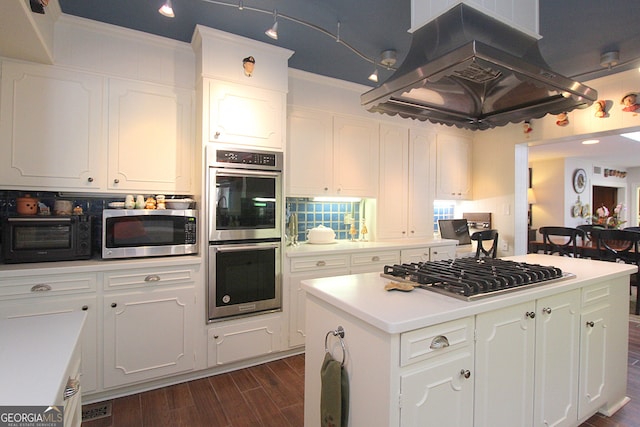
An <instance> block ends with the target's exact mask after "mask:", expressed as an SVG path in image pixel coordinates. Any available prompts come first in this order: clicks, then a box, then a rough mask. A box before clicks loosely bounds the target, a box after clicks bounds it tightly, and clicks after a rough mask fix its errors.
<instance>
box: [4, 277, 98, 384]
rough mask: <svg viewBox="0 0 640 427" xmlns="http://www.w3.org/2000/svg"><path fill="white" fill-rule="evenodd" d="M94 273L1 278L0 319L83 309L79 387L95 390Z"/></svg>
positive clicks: (96, 328)
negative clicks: (85, 314)
mask: <svg viewBox="0 0 640 427" xmlns="http://www.w3.org/2000/svg"><path fill="white" fill-rule="evenodd" d="M96 280H97V278H96V275H95V274H83V273H77V274H75V273H72V274H59V275H58V274H53V275H49V276H40V275H32V276H29V277H19V278H12V279H3V280H0V299H1V300H0V318H3V319H11V318H17V317H28V316H38V315H43V314H54V313H68V312H72V311H85V312H86V313H87V317H86V320H85V324H84V329H83V331H82V367H81V372H82V378H81V384H82V390H83V392H85V393H86V392H90V391H94V390H96V389H97V386H98V384H97V377H98V370H97V369H98V367H97V360H98V357H97V356H98V350H97V336H98V324H97V321H98V314H97V313H98V307H97V302H96V296H95V289H96Z"/></svg>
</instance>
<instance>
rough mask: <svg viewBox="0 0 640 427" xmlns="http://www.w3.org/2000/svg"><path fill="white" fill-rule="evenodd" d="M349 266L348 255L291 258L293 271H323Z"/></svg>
mask: <svg viewBox="0 0 640 427" xmlns="http://www.w3.org/2000/svg"><path fill="white" fill-rule="evenodd" d="M348 266H349V256H348V255H327V256H314V257H308V258H307V257H305V258H292V259H291V272H292V273H295V272H299V271H312V270H316V271H321V270H329V269H333V268H341V267H344V268H347V267H348Z"/></svg>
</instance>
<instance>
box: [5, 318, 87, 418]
mask: <svg viewBox="0 0 640 427" xmlns="http://www.w3.org/2000/svg"><path fill="white" fill-rule="evenodd" d="M85 318H86V313H85V312H84V311H78V312H72V313H57V314H47V315H42V316H29V317H18V318H13V319H5V320H0V378H2V387H0V405H3V406H4V405H34V406H35V405H47V406H48V405H53V404H56V402H60V400H61V399H60V397H61V396H60V395H59V394H60V392H61V390H62V389H63V385H64V384H66V383H67V380H68V378H65V377H64V376H65V373H66V371H67V367H68V366H69V364H70V363H71V358H72V355H73V351H74V349H75V347H76V344H77V342H78V341H79V340H80V334H81V332H82V326H83V325H84V321H85Z"/></svg>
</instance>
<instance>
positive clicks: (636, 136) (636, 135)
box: [620, 132, 640, 142]
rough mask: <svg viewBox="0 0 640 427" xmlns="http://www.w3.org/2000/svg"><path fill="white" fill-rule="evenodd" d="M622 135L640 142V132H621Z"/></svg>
mask: <svg viewBox="0 0 640 427" xmlns="http://www.w3.org/2000/svg"><path fill="white" fill-rule="evenodd" d="M620 136H624V137H625V138H629V139H633V140H634V141H638V142H640V132H629V133H621V134H620Z"/></svg>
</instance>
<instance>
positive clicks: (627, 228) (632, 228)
mask: <svg viewBox="0 0 640 427" xmlns="http://www.w3.org/2000/svg"><path fill="white" fill-rule="evenodd" d="M623 230H625V231H640V227H625V228H623Z"/></svg>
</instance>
